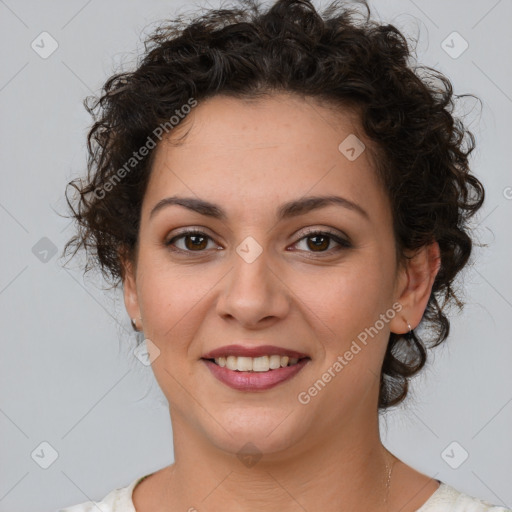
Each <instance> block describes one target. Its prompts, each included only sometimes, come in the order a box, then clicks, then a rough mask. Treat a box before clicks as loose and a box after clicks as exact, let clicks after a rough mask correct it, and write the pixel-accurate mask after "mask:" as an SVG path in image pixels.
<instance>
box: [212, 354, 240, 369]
mask: <svg viewBox="0 0 512 512" xmlns="http://www.w3.org/2000/svg"><path fill="white" fill-rule="evenodd" d="M236 360H237V358H236V356H228V357H227V358H226V368H227V369H228V370H236ZM215 362H216V363H217V364H219V363H218V360H217V359H215Z"/></svg>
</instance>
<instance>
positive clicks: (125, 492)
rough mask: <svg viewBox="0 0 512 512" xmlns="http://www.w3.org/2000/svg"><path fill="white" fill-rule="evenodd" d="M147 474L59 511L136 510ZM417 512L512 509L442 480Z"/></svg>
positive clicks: (109, 511)
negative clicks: (135, 501)
mask: <svg viewBox="0 0 512 512" xmlns="http://www.w3.org/2000/svg"><path fill="white" fill-rule="evenodd" d="M150 474H152V473H150ZM147 476H149V475H145V476H143V477H141V478H137V479H136V480H134V481H133V482H132V483H131V484H130V485H128V486H126V487H121V488H118V489H114V490H113V491H111V492H110V493H108V494H107V495H106V496H105V497H104V498H103V500H101V501H88V502H86V503H81V504H79V505H74V506H71V507H68V508H63V509H60V510H59V511H58V512H100V511H101V512H136V510H135V507H134V505H133V501H132V493H133V489H134V488H135V486H136V485H137V484H138V483H139V482H141V481H142V480H143V479H144V478H146V477H147ZM416 512H512V509H507V508H503V507H498V506H494V505H492V504H491V503H488V502H487V501H483V500H479V499H477V498H473V497H471V496H468V495H467V494H463V493H461V492H459V491H457V490H456V489H454V488H453V487H451V486H450V485H448V484H445V483H444V482H441V484H440V486H439V488H438V489H437V490H436V491H435V492H434V494H432V496H430V498H429V499H428V500H427V501H426V502H425V503H424V504H423V505H422V506H421V507H420V508H419V509H418V510H417V511H416Z"/></svg>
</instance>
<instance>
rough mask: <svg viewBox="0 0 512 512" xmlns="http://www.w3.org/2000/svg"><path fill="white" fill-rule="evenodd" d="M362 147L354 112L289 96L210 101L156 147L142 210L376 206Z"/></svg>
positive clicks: (378, 195) (376, 190)
mask: <svg viewBox="0 0 512 512" xmlns="http://www.w3.org/2000/svg"><path fill="white" fill-rule="evenodd" d="M183 136H184V137H183ZM182 137H183V138H182ZM363 141H364V142H363ZM363 144H364V145H363ZM352 148H353V149H354V151H352V153H351V152H350V151H349V152H348V153H347V152H346V150H347V149H349V150H351V149H352ZM368 148H369V146H368V141H366V140H365V139H364V136H363V135H362V134H361V128H360V127H359V119H358V117H357V114H356V113H355V112H354V111H353V110H349V109H341V108H337V109H336V110H334V108H332V107H331V108H327V107H326V106H324V105H321V104H319V103H318V102H317V101H315V100H314V99H312V98H301V97H296V96H293V95H288V94H276V95H273V96H271V97H268V98H264V99H258V100H250V101H248V100H245V99H244V100H241V99H236V98H232V97H227V96H215V97H213V98H210V99H208V100H206V101H204V102H202V103H199V105H198V106H196V107H195V108H194V109H193V110H192V112H191V113H190V114H189V115H188V116H187V118H186V119H185V121H184V122H182V124H180V125H179V126H178V127H177V128H175V129H174V130H173V131H171V132H170V133H169V136H168V137H167V138H164V139H163V140H162V142H161V143H160V144H159V146H158V147H157V149H156V154H155V155H154V160H153V166H152V171H151V177H150V181H149V184H148V188H147V192H146V197H145V199H144V202H145V205H146V210H147V209H148V208H149V207H150V206H151V205H150V204H148V203H151V204H154V203H155V202H158V201H159V200H161V199H162V198H164V197H166V196H169V195H174V194H178V195H187V196H191V195H195V196H197V197H203V198H204V197H208V198H212V197H214V198H217V199H218V202H222V203H224V204H233V207H235V206H238V209H237V213H240V211H241V210H243V211H245V212H250V211H251V209H252V208H257V209H261V208H273V209H275V207H276V206H277V205H276V204H275V203H276V201H279V202H280V203H281V202H284V201H285V200H287V199H291V198H293V199H295V198H297V197H301V196H304V195H306V194H308V193H311V195H313V194H314V195H321V194H327V193H329V194H332V193H333V192H340V194H341V193H342V194H343V195H345V196H347V195H348V196H350V198H351V200H353V201H354V202H361V201H363V202H365V203H371V202H372V201H373V202H375V201H380V202H382V200H383V197H382V194H383V191H382V190H381V187H380V186H379V184H378V180H377V179H376V173H375V169H374V166H373V161H372V158H371V155H370V151H368ZM354 153H355V155H356V158H353V156H354ZM214 202H217V201H214ZM237 202H238V204H236V203H237ZM377 206H378V205H377ZM226 209H228V210H229V208H228V207H227V206H226ZM146 213H147V212H146Z"/></svg>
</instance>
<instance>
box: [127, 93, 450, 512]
mask: <svg viewBox="0 0 512 512" xmlns="http://www.w3.org/2000/svg"><path fill="white" fill-rule="evenodd" d="M185 129H186V130H188V134H187V136H186V138H185V139H184V140H183V142H182V144H181V145H172V144H169V143H167V142H169V140H175V139H176V138H177V137H179V136H181V135H183V134H184V133H185ZM349 134H356V135H357V136H358V138H359V139H360V140H362V141H363V142H364V143H365V145H366V148H367V149H366V150H365V151H364V152H363V153H362V154H361V155H360V156H359V157H358V158H357V159H356V160H354V161H349V160H348V159H347V158H346V157H345V156H344V155H343V154H342V153H341V152H340V151H339V150H338V146H339V144H340V143H341V142H342V141H343V140H344V139H345V138H346V137H347V136H348V135H349ZM369 147H370V141H368V140H366V139H365V138H364V135H363V134H362V133H361V129H360V127H359V125H358V119H357V117H355V114H353V113H351V112H349V111H348V110H340V109H338V110H337V111H336V112H335V111H334V110H333V109H329V108H328V107H327V106H325V105H324V106H322V105H321V104H319V103H317V102H316V101H315V100H314V99H312V98H308V99H306V98H299V97H296V96H293V95H287V94H273V95H272V96H269V97H268V98H266V99H260V100H258V101H252V102H248V101H242V100H239V99H234V98H229V97H224V96H216V97H214V98H211V99H209V100H207V101H205V102H201V103H200V104H199V105H198V106H197V107H195V108H194V109H193V110H192V112H191V114H190V115H189V116H188V117H187V118H186V120H185V121H184V122H183V123H182V125H180V126H178V127H177V128H175V129H174V131H173V132H171V133H170V134H169V137H168V140H167V141H165V140H164V142H163V143H161V144H160V145H159V146H158V147H157V149H156V155H155V160H154V164H153V167H152V171H151V177H150V181H149V184H148V188H147V190H146V193H145V196H144V201H143V204H142V212H141V224H140V233H139V245H138V248H137V254H136V260H135V261H134V262H130V261H125V276H124V279H123V289H124V299H125V305H126V309H127V312H128V314H129V315H130V317H131V318H137V319H138V322H137V325H138V327H139V328H141V327H142V328H143V330H144V335H145V337H146V338H147V339H149V340H151V343H152V345H151V346H150V347H149V351H150V354H151V355H152V357H154V356H157V357H156V359H154V361H153V363H152V368H153V371H154V374H155V377H156V379H157V381H158V384H159V385H160V387H161V389H162V391H163V393H164V394H165V396H166V398H167V400H168V402H169V404H170V413H171V418H172V426H173V440H174V458H175V462H174V464H172V465H170V466H168V467H166V468H163V469H161V470H160V471H158V472H155V473H154V474H152V475H151V476H150V477H148V478H147V479H146V480H144V481H143V482H142V483H140V484H139V485H138V486H137V487H136V488H135V490H134V493H133V501H134V505H135V507H136V509H137V511H138V512H145V511H146V510H148V511H149V510H152V511H153V512H155V511H156V512H158V511H178V510H180V511H184V510H194V509H196V510H200V511H215V510H216V511H218V510H223V511H227V512H230V511H235V510H236V511H240V510H244V511H245V510H247V511H249V510H251V511H254V510H265V511H274V510H275V511H280V512H288V511H290V512H291V511H298V510H308V511H312V510H325V511H337V512H339V511H354V510H374V511H381V510H382V511H384V510H399V509H400V510H401V512H407V511H411V512H412V511H415V510H417V509H418V508H419V507H420V506H421V505H422V504H423V503H424V502H425V501H426V500H427V499H428V498H429V497H430V496H431V495H432V494H433V492H434V491H435V490H436V489H437V487H438V483H437V482H436V481H435V480H433V479H431V478H429V477H428V476H426V475H423V474H422V473H419V472H417V471H416V470H414V469H413V468H411V467H409V466H407V465H406V464H404V463H403V462H402V461H400V460H399V459H397V458H396V457H395V456H394V455H392V454H391V453H390V452H389V451H387V450H386V449H385V447H384V446H383V445H382V442H381V440H380V434H379V423H378V408H377V400H378V391H379V389H378V384H379V381H378V376H379V374H380V368H381V365H382V361H383V358H384V354H385V350H386V344H387V340H388V337H389V334H390V332H395V333H405V332H408V330H409V328H408V327H407V323H408V322H409V323H410V325H411V327H412V328H414V327H416V326H417V325H418V324H419V322H420V320H421V318H422V315H423V312H424V310H425V307H426V305H427V301H428V298H429V296H430V292H431V289H432V284H433V281H434V278H435V275H436V274H437V272H438V269H439V263H440V259H439V247H438V245H437V243H434V244H432V245H430V246H427V247H424V248H423V249H421V250H420V251H418V252H417V253H416V254H415V255H410V256H413V257H412V258H411V260H410V261H409V262H408V263H407V266H401V265H399V264H398V262H397V259H396V252H395V240H394V235H393V230H392V217H391V209H390V205H389V200H388V197H387V196H386V193H385V190H384V189H383V187H382V184H381V183H380V182H379V180H378V179H377V177H376V174H375V169H374V166H373V163H372V160H371V158H370V151H369V149H368V148H369ZM174 195H175V196H185V197H195V198H201V199H204V200H208V201H210V202H212V203H215V204H216V205H218V206H219V207H221V208H222V209H224V210H225V211H226V215H227V218H226V220H219V219H214V218H211V217H207V216H204V215H201V214H199V213H197V212H193V211H190V210H189V209H187V208H185V207H182V206H179V205H171V206H167V207H165V208H162V209H161V210H160V211H159V212H158V213H156V214H155V215H154V216H152V217H150V212H151V210H152V209H153V208H154V206H155V205H156V204H157V203H158V202H159V201H160V200H161V199H164V198H166V197H169V196H174ZM305 195H307V196H312V195H315V196H320V195H338V196H342V197H344V198H347V199H349V200H350V201H352V202H354V203H356V204H357V205H359V206H360V207H361V208H362V209H364V210H365V211H366V213H367V216H368V218H365V217H364V216H363V215H362V214H360V213H358V212H357V211H356V210H354V209H349V208H345V207H343V206H339V205H330V206H327V207H324V208H322V209H318V210H315V211H311V212H309V213H306V214H304V215H301V216H298V217H295V218H290V219H287V220H283V221H278V220H277V218H276V210H277V207H278V206H279V205H281V204H282V203H285V202H287V201H291V200H295V199H299V198H302V197H303V196H305ZM192 227H194V228H198V229H200V230H201V231H203V232H204V233H205V234H206V235H208V237H210V238H206V239H199V242H198V241H197V239H196V240H195V241H196V244H197V243H199V245H200V249H197V248H195V246H194V244H193V241H194V240H191V239H190V237H189V238H188V239H187V238H186V237H185V238H181V239H179V240H176V241H175V242H174V246H175V247H177V248H180V249H182V250H183V251H186V250H187V249H188V251H189V254H190V255H191V256H190V257H187V254H179V253H177V252H173V251H172V250H171V249H170V248H169V246H166V245H165V243H166V242H167V241H169V240H171V239H172V238H173V237H174V236H178V234H181V228H192ZM305 228H308V229H312V230H325V229H331V230H334V231H335V232H336V233H338V234H339V235H340V236H341V237H344V238H345V239H348V240H349V241H350V243H351V247H350V248H343V247H341V248H340V249H338V248H339V247H340V246H339V245H338V244H337V243H336V242H335V240H333V239H329V238H327V239H323V238H322V239H321V240H320V241H324V242H325V243H323V244H321V248H320V249H318V248H315V245H314V243H312V242H315V241H318V239H315V237H314V235H310V236H309V238H307V237H306V233H305ZM179 229H180V233H178V230H179ZM248 236H250V237H252V238H253V239H255V240H256V241H257V242H258V244H259V245H260V247H261V249H262V253H261V254H260V255H259V257H257V258H256V260H255V261H253V262H251V263H248V262H247V261H245V260H244V259H243V258H241V257H240V256H239V254H238V253H237V252H236V248H237V246H239V245H240V244H241V242H242V241H243V240H244V239H245V238H246V237H248ZM201 241H202V242H201ZM187 242H188V243H187ZM219 248H220V249H219ZM397 302H399V303H400V304H401V306H402V309H401V310H400V312H399V313H396V314H395V315H394V317H393V318H392V319H391V320H390V321H388V322H387V323H385V325H384V327H383V328H382V329H381V330H380V331H379V332H378V334H377V335H376V336H374V337H373V338H371V339H370V341H369V342H368V344H367V345H366V346H364V348H363V349H362V350H361V351H360V352H359V353H358V354H357V355H355V356H354V357H353V359H352V360H351V361H350V362H349V363H348V364H347V365H346V366H344V368H343V370H342V371H340V372H338V373H337V374H336V377H335V378H333V379H332V380H331V381H330V382H329V383H328V384H327V385H326V386H325V387H324V388H323V389H322V390H321V392H319V393H318V394H317V395H316V396H315V397H313V398H311V400H310V402H309V403H308V404H306V405H304V404H302V403H300V402H299V401H298V399H297V396H298V394H299V393H300V392H302V391H307V390H308V388H310V387H311V385H312V384H313V383H314V382H315V381H317V380H318V379H319V378H321V376H322V374H323V373H324V372H325V371H326V370H327V369H328V368H329V367H332V365H333V363H334V362H335V361H336V360H337V358H338V356H339V355H343V354H344V353H345V352H346V351H347V350H348V349H349V347H350V345H351V343H352V341H353V340H355V339H356V338H357V336H358V334H359V333H360V332H361V331H363V330H364V329H365V328H367V327H369V326H373V325H374V324H375V322H376V320H378V319H379V315H381V314H383V313H386V312H387V311H389V310H390V309H391V310H392V305H393V304H395V303H397ZM140 319H142V321H141V320H140ZM239 340H245V344H249V345H260V344H271V345H277V346H280V347H286V348H292V349H295V350H298V351H300V352H304V353H307V354H308V355H309V357H310V358H311V360H310V361H309V362H308V364H307V365H306V366H305V367H304V368H303V369H302V370H301V371H300V372H299V373H298V374H297V375H295V376H294V377H293V378H292V379H290V380H288V381H286V382H284V383H282V384H280V385H278V386H276V387H274V388H272V389H269V390H266V391H258V392H242V391H238V390H234V389H231V388H229V387H227V386H226V385H224V384H223V383H221V382H220V381H218V380H217V379H216V378H214V377H213V376H212V374H211V373H210V371H209V370H208V368H207V367H206V366H205V364H204V363H203V362H202V361H201V359H200V358H201V356H202V355H203V354H205V353H206V352H208V351H210V350H212V349H214V348H217V347H221V346H223V345H227V344H231V343H236V342H237V341H239ZM151 347H157V349H158V350H156V349H155V348H151ZM248 442H251V443H253V444H254V445H255V446H256V448H257V450H258V452H259V453H260V454H261V455H262V457H261V459H260V460H259V461H258V462H257V463H256V464H255V465H254V466H252V467H247V466H246V465H244V464H243V463H242V462H241V460H240V459H239V458H238V457H237V453H238V452H239V451H240V450H241V448H242V447H243V446H244V445H245V444H246V443H248ZM386 463H387V464H389V465H392V467H393V471H392V478H391V486H390V490H389V495H387V490H386V479H387V470H386ZM386 500H387V504H386V503H385V502H386Z"/></svg>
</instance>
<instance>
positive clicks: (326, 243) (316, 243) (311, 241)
mask: <svg viewBox="0 0 512 512" xmlns="http://www.w3.org/2000/svg"><path fill="white" fill-rule="evenodd" d="M303 241H306V242H305V245H306V247H305V249H301V250H305V251H306V252H316V253H331V252H336V251H340V250H342V249H348V248H350V247H352V244H351V243H350V242H349V241H348V240H345V239H343V238H341V237H340V236H339V235H338V234H335V233H331V232H329V231H312V232H309V233H306V236H303V237H302V238H301V239H300V240H299V241H298V242H297V243H296V244H295V245H299V244H300V243H302V242H303ZM331 242H334V244H335V245H337V247H333V248H332V249H329V247H330V245H331Z"/></svg>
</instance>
